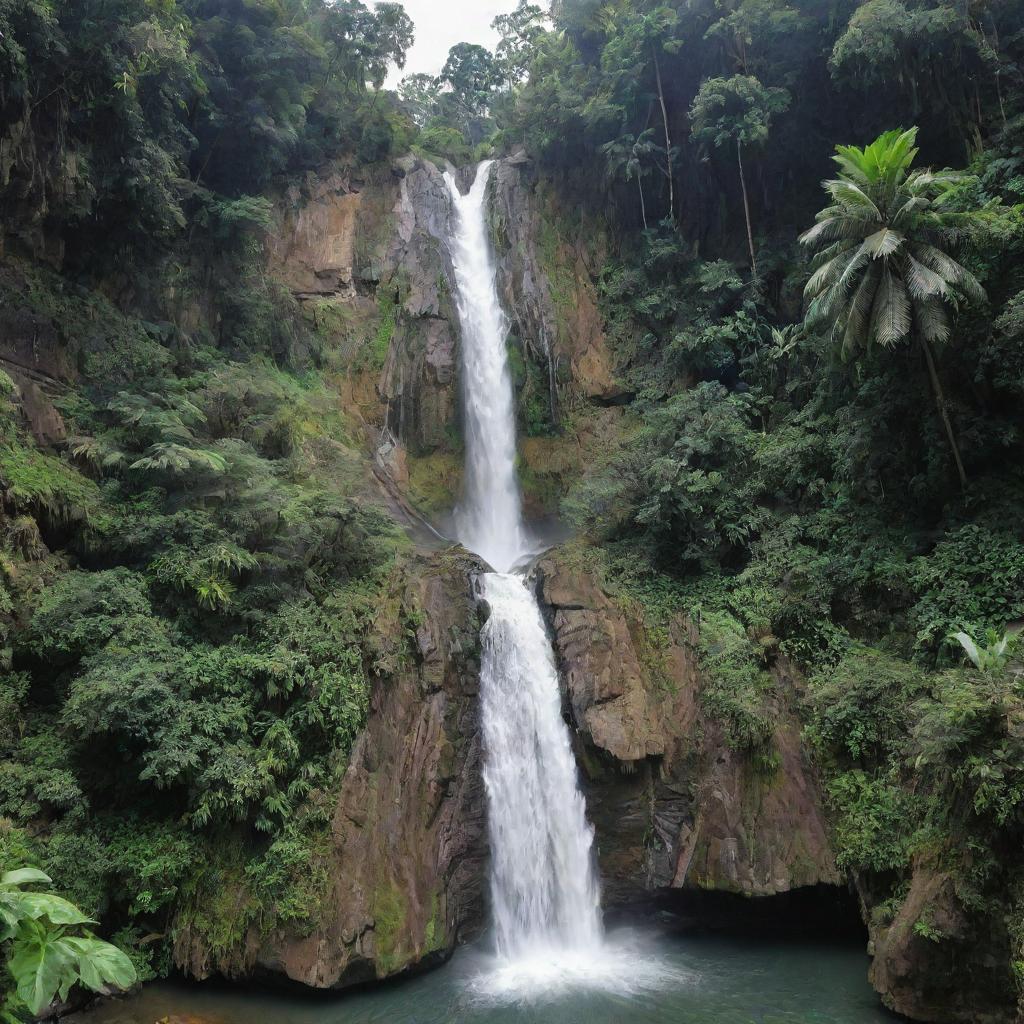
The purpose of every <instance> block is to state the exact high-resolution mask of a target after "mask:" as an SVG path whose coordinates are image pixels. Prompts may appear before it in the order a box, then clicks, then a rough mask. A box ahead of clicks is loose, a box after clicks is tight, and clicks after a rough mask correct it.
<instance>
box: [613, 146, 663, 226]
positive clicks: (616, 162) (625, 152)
mask: <svg viewBox="0 0 1024 1024" xmlns="http://www.w3.org/2000/svg"><path fill="white" fill-rule="evenodd" d="M650 136H651V129H649V128H648V129H647V131H645V132H641V133H640V134H639V135H636V136H634V135H623V136H622V137H621V138H618V139H612V141H611V142H606V143H605V144H604V145H603V146H602V147H601V152H602V154H603V155H604V158H605V179H606V180H607V181H608V182H609V183H610V182H612V181H614V180H615V179H616V178H617V177H618V176H619V175H620V174H622V175H624V176H625V178H626V180H627V181H630V180H632V179H634V178H635V179H636V187H637V191H638V192H639V194H640V218H641V220H642V221H643V225H644V231H646V230H647V228H648V224H647V203H646V201H645V199H644V183H643V178H644V175H646V174H648V173H649V170H650V168H649V167H648V166H647V163H648V162H649V161H650V159H651V155H652V153H653V152H654V151H655V149H656V147H655V145H654V144H653V143H652V142H651V138H650Z"/></svg>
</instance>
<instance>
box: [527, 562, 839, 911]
mask: <svg viewBox="0 0 1024 1024" xmlns="http://www.w3.org/2000/svg"><path fill="white" fill-rule="evenodd" d="M538 576H539V581H540V591H541V597H542V601H543V604H544V606H545V607H546V609H547V612H548V616H549V621H550V623H551V628H552V634H553V638H554V644H555V650H556V654H557V657H558V660H559V662H560V666H561V669H562V676H563V680H564V683H565V687H566V700H567V711H568V713H569V716H570V718H571V721H572V723H573V725H574V726H575V728H576V730H577V734H576V740H577V750H578V755H579V761H580V766H581V771H582V775H583V785H584V789H585V791H586V796H587V805H588V809H589V813H590V816H591V819H592V820H593V822H594V826H595V829H596V833H597V844H598V853H599V858H600V863H601V874H602V880H603V884H604V891H605V896H606V902H607V903H609V904H610V905H614V904H615V903H623V902H630V901H634V900H638V899H641V898H643V897H644V896H645V895H647V894H650V893H652V892H656V891H658V890H664V889H673V888H684V887H688V888H700V889H718V890H724V891H729V892H737V893H743V894H745V895H749V896H768V895H773V894H775V893H780V892H786V891H788V890H790V889H794V888H799V887H803V886H811V885H818V884H832V885H834V884H839V883H840V882H841V878H840V876H839V873H838V871H837V869H836V865H835V858H834V856H833V853H832V850H831V846H830V844H829V840H828V834H827V831H826V827H825V818H824V814H823V811H822V807H821V801H820V797H819V794H818V791H817V787H816V784H815V781H814V776H813V773H812V772H811V770H810V768H809V766H808V765H806V764H805V763H804V757H803V752H802V748H801V744H800V726H799V722H798V721H797V719H796V716H795V713H794V711H793V709H792V706H791V704H792V701H790V700H786V699H783V700H782V701H781V702H780V704H779V706H778V708H777V709H776V715H775V720H776V722H777V725H776V733H775V737H774V740H775V749H776V751H777V753H778V756H779V767H778V770H777V771H775V772H774V773H773V774H771V775H770V776H767V777H765V776H762V775H761V774H759V773H758V772H757V771H755V770H754V768H753V767H752V766H751V765H750V764H748V763H747V762H746V760H745V759H744V758H743V757H742V756H740V755H737V754H735V753H734V752H733V751H731V750H730V749H729V747H728V745H727V744H726V742H725V739H724V736H723V735H722V732H721V730H720V729H719V728H718V726H717V724H716V723H715V722H714V720H713V719H711V718H709V717H708V716H707V715H706V714H705V713H704V712H703V710H702V708H701V705H700V688H701V686H702V683H703V680H702V677H701V672H700V669H699V667H698V665H697V660H696V655H695V653H694V651H693V646H692V645H693V643H694V642H695V640H696V634H695V632H694V630H693V628H692V627H691V626H690V625H689V624H688V623H686V622H685V621H682V620H680V621H677V622H676V623H674V624H673V627H672V629H671V630H670V637H669V643H668V645H667V649H663V648H662V647H661V646H659V645H658V644H655V643H652V641H651V639H650V638H649V637H647V636H646V635H645V632H644V627H643V625H642V624H641V623H640V622H639V621H636V620H634V619H631V617H630V616H629V615H627V614H626V612H625V611H623V610H622V608H620V607H619V606H618V605H616V603H615V602H614V601H612V600H611V599H610V598H609V596H608V595H607V594H605V593H604V592H603V591H602V589H601V588H600V586H599V584H598V583H597V581H596V580H595V579H594V578H593V577H592V576H589V575H588V574H587V573H585V572H583V571H582V570H580V569H578V568H574V567H571V566H569V565H567V564H566V563H565V562H564V561H563V560H562V559H561V558H560V557H559V556H558V555H557V554H556V555H554V556H549V557H547V558H545V559H544V560H542V562H541V563H540V565H539V567H538ZM779 682H780V691H781V692H783V693H786V692H787V689H788V690H789V692H791V689H792V687H791V686H788V687H787V683H788V682H789V681H788V680H787V679H786V678H785V675H784V674H783V673H781V671H780V677H779Z"/></svg>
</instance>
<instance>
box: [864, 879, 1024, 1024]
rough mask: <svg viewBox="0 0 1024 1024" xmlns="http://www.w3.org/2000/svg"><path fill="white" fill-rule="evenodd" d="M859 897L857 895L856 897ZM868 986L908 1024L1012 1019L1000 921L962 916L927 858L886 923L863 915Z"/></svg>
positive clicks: (986, 1023) (1013, 999)
mask: <svg viewBox="0 0 1024 1024" xmlns="http://www.w3.org/2000/svg"><path fill="white" fill-rule="evenodd" d="M861 895H862V898H864V896H865V894H864V893H863V892H862V894H861ZM865 916H866V917H868V920H869V929H870V935H871V941H870V947H869V949H870V952H871V953H872V961H871V970H870V974H869V977H870V980H871V984H872V985H874V987H875V989H876V990H877V991H878V993H879V994H880V995H881V997H882V1001H883V1002H884V1003H885V1005H886V1006H888V1007H889V1008H890V1009H891V1010H895V1011H896V1012H897V1013H901V1014H903V1015H905V1016H907V1017H910V1018H911V1019H912V1020H920V1021H942V1022H944V1024H945V1022H956V1024H1011V1022H1014V1021H1019V1020H1020V1019H1021V1018H1020V1016H1019V1015H1018V1014H1017V1013H1015V1012H1014V1011H1013V1009H1011V1008H1012V1007H1014V1006H1016V1004H1017V998H1018V993H1017V992H1016V991H1015V986H1014V985H1013V982H1012V978H1011V976H1010V973H1009V972H1008V971H1007V970H1006V964H1007V962H1010V961H1012V959H1013V958H1012V956H1011V954H1010V947H1011V943H1010V940H1009V936H1008V935H1007V933H1006V926H1005V922H1004V920H1003V919H1002V918H1001V917H1000V916H998V915H996V916H995V917H993V918H991V919H989V920H983V921H979V920H978V918H977V915H971V916H968V914H966V913H965V912H964V909H963V905H962V903H961V902H960V900H959V899H958V897H957V893H956V882H955V879H954V878H953V877H952V876H951V875H950V874H949V873H948V872H947V871H943V870H942V869H941V868H940V867H938V866H936V865H934V864H932V863H930V862H929V861H928V860H927V859H922V860H919V861H918V862H917V863H916V864H915V865H914V872H913V877H912V879H911V883H910V891H909V892H908V893H907V897H906V899H904V900H903V903H902V904H901V906H900V908H899V911H898V912H897V913H896V916H895V917H894V918H893V919H892V920H891V921H887V920H884V919H879V915H878V914H877V913H876V914H874V915H872V914H871V913H870V911H867V910H866V914H865Z"/></svg>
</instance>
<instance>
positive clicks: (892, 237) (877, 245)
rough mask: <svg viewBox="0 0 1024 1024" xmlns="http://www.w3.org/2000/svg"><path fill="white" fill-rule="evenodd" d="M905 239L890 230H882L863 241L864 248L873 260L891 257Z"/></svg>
mask: <svg viewBox="0 0 1024 1024" xmlns="http://www.w3.org/2000/svg"><path fill="white" fill-rule="evenodd" d="M905 241H906V239H905V238H904V236H903V235H901V234H900V233H899V232H898V231H894V230H893V229H892V228H882V229H881V230H879V231H876V232H875V233H874V234H873V235H869V236H868V237H867V238H865V239H864V246H865V248H866V249H867V252H868V254H869V255H870V256H871V258H872V259H873V260H877V259H883V258H885V257H886V256H891V255H892V254H893V253H894V252H895V251H896V250H897V249H898V248H899V247H900V246H901V245H902V244H903V243H904V242H905Z"/></svg>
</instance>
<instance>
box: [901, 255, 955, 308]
mask: <svg viewBox="0 0 1024 1024" xmlns="http://www.w3.org/2000/svg"><path fill="white" fill-rule="evenodd" d="M901 269H902V271H903V280H904V281H905V282H906V284H907V291H909V292H910V295H911V298H913V299H916V300H923V299H930V298H943V299H945V298H948V297H949V285H948V284H947V283H946V281H945V279H944V278H943V277H942V276H941V275H939V274H936V273H935V271H934V270H931V269H929V268H928V267H926V266H925V265H924V264H923V263H919V262H918V261H917V260H915V259H914V257H913V256H912V255H911V254H910V253H909V252H906V253H904V255H903V260H902V267H901Z"/></svg>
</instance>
